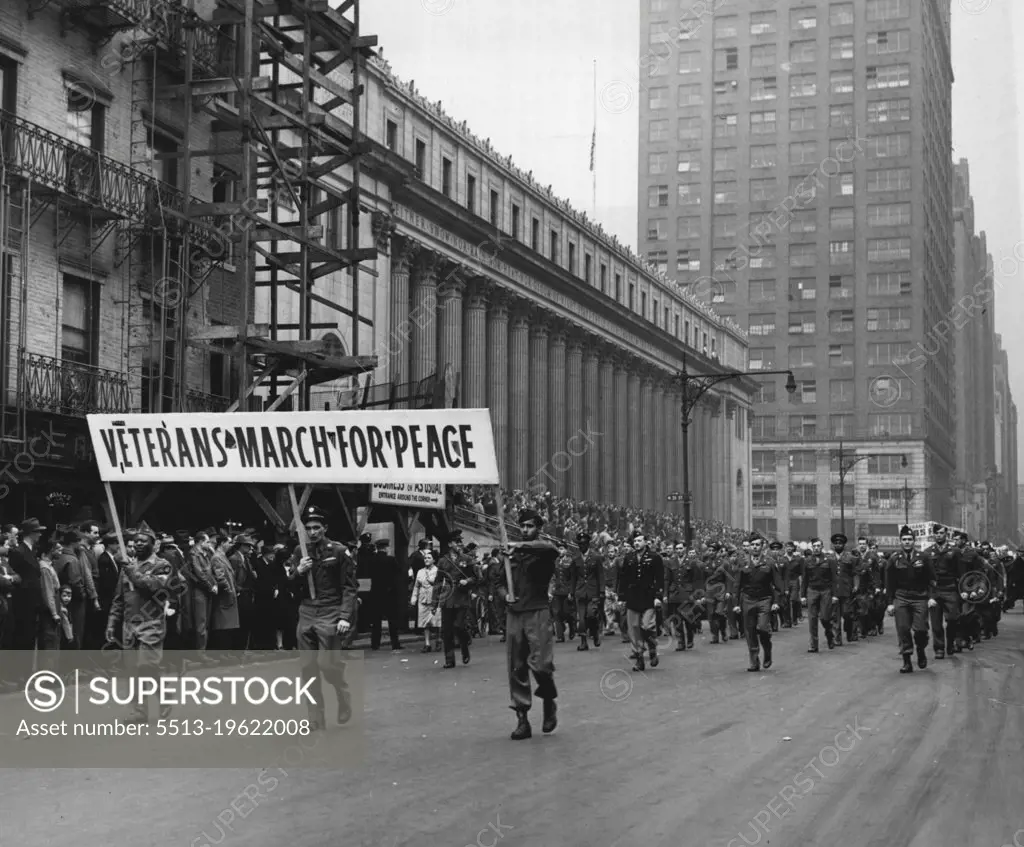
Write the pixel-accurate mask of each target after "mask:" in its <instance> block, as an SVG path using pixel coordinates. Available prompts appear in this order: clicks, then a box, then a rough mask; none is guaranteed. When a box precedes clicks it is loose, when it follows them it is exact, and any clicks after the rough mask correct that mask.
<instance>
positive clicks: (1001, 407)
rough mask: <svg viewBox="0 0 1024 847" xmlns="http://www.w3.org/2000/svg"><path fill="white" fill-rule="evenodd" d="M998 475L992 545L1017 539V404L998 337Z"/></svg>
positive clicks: (991, 505) (990, 524)
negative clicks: (1014, 400) (1011, 389)
mask: <svg viewBox="0 0 1024 847" xmlns="http://www.w3.org/2000/svg"><path fill="white" fill-rule="evenodd" d="M994 348H995V350H994V355H993V360H994V365H995V366H994V368H993V370H992V378H993V382H994V389H995V417H994V420H995V448H996V449H995V475H994V478H993V479H992V482H991V484H990V486H989V498H990V502H989V508H988V533H987V534H988V537H989V540H991V541H992V543H993V544H996V543H998V544H1004V543H1006V542H1008V541H1011V542H1016V540H1017V537H1018V535H1017V526H1018V524H1017V511H1018V502H1017V423H1018V420H1017V405H1016V404H1015V403H1014V402H1013V394H1012V392H1011V391H1010V368H1009V362H1008V361H1007V357H1006V350H1004V349H1003V339H1002V337H1001V336H1000V335H999V334H996V336H995V345H994Z"/></svg>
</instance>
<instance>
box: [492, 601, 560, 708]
mask: <svg viewBox="0 0 1024 847" xmlns="http://www.w3.org/2000/svg"><path fill="white" fill-rule="evenodd" d="M505 635H506V639H507V641H506V644H507V647H506V651H505V652H506V655H507V656H508V687H509V692H510V693H511V695H512V708H513V709H529V708H530V706H531V705H532V699H531V697H530V674H531V673H532V674H533V679H534V681H535V682H536V683H537V689H536V691H535V692H534V693H536V695H537V696H538V697H539V698H540V699H541V700H554V699H555V698H556V697H558V690H557V689H556V688H555V648H554V645H553V644H552V642H551V612H550V611H549V610H548V609H537V610H536V611H533V612H513V611H511V610H510V611H509V612H508V614H507V615H506V617H505Z"/></svg>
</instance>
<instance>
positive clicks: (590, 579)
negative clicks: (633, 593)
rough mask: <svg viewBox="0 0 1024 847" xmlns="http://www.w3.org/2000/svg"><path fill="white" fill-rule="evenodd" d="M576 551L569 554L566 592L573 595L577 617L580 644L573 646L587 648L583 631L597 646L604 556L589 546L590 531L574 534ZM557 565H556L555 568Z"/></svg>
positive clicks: (599, 643) (602, 597)
mask: <svg viewBox="0 0 1024 847" xmlns="http://www.w3.org/2000/svg"><path fill="white" fill-rule="evenodd" d="M576 543H577V545H579V552H578V553H577V554H576V555H575V556H574V557H573V563H572V572H571V575H570V580H569V593H570V595H572V596H573V597H575V598H576V620H577V621H579V630H580V644H579V646H578V647H577V648H576V649H577V650H589V649H590V646H589V645H588V644H587V634H588V633H589V635H590V637H591V638H592V639H593V640H594V646H595V647H600V646H601V610H602V609H603V608H604V556H602V555H601V554H600V553H598V552H597V551H596V550H591V549H590V535H589V533H586V532H581V533H579V534H578V535H577V536H576ZM556 569H557V568H556Z"/></svg>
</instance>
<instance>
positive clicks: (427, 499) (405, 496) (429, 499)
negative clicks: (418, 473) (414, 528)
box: [370, 482, 445, 509]
mask: <svg viewBox="0 0 1024 847" xmlns="http://www.w3.org/2000/svg"><path fill="white" fill-rule="evenodd" d="M370 502H371V503H379V504H381V505H382V506H406V507H411V508H415V509H443V508H444V503H445V497H444V486H443V485H428V484H426V483H418V482H413V483H410V482H392V483H386V484H384V485H373V486H371V487H370Z"/></svg>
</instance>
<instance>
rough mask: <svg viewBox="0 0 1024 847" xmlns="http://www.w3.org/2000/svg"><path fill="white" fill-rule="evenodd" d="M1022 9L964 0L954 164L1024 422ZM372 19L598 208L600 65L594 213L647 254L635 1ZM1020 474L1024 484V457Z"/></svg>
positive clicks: (956, 38) (459, 112)
mask: <svg viewBox="0 0 1024 847" xmlns="http://www.w3.org/2000/svg"><path fill="white" fill-rule="evenodd" d="M1021 5H1022V2H1021V0H953V3H952V6H953V71H954V73H955V75H956V78H957V79H956V82H955V83H954V91H953V143H954V151H953V156H954V158H956V159H959V158H967V159H968V160H969V161H970V163H971V192H972V194H973V196H974V199H975V209H976V218H977V225H978V226H979V227H980V228H982V229H985V230H986V231H987V233H988V236H989V241H988V245H989V251H990V252H991V253H992V256H993V259H994V261H995V264H996V273H997V278H998V280H999V282H1000V283H1001V285H1002V288H1001V290H1000V291H999V293H998V294H997V304H998V311H997V316H996V329H997V331H999V332H1001V333H1002V334H1003V339H1004V345H1005V346H1006V348H1007V350H1008V352H1009V358H1010V368H1011V375H1012V378H1013V391H1014V397H1015V402H1016V403H1017V405H1018V407H1019V409H1020V410H1021V412H1022V418H1024V333H1022V332H1021V331H1020V324H1021V319H1022V318H1024V290H1022V289H1021V287H1020V286H1021V284H1022V279H1024V231H1022V224H1021V207H1022V205H1024V195H1022V193H1021V192H1022V180H1021V179H1020V173H1021V171H1022V170H1024V145H1022V138H1021V135H1020V134H1019V133H1018V132H1017V130H1016V126H1017V123H1018V115H1019V114H1020V111H1021V108H1024V76H1022V72H1024V60H1021V59H1019V58H1017V55H1016V51H1015V50H1014V49H1013V44H1014V42H1015V41H1016V43H1017V44H1021V45H1024V9H1021V8H1019V7H1020V6H1021ZM361 14H362V21H361V24H362V30H363V32H365V33H372V34H376V35H377V36H379V43H380V46H381V47H382V48H383V53H384V57H385V58H386V59H387V60H388V61H389V62H390V63H391V65H392V68H393V69H394V71H395V73H397V74H398V76H400V77H402V78H403V79H406V80H415V81H416V85H417V88H418V89H419V91H420V92H421V93H422V94H423V95H424V96H426V97H428V98H430V99H431V100H441V101H442V104H443V107H444V109H445V111H446V112H447V113H448V114H449V115H451V116H452V117H453V118H455V119H457V120H460V121H461V120H466V121H468V122H469V125H470V126H471V127H472V129H473V131H474V132H475V133H476V134H477V135H479V136H480V137H481V138H487V137H489V138H490V139H491V142H492V144H493V145H494V148H495V149H496V150H497V151H499V152H500V153H502V154H505V155H511V156H512V158H513V161H515V163H516V164H517V165H518V166H519V167H521V168H524V169H525V170H532V171H533V174H534V177H535V178H536V179H537V180H538V181H539V182H540V183H541V184H542V185H546V184H548V183H550V184H551V185H552V187H553V188H554V190H555V192H556V193H557V194H558V195H560V196H562V197H565V198H567V199H568V200H569V201H570V202H571V203H572V204H573V205H574V206H576V208H577V209H579V210H581V211H585V212H587V213H592V212H593V207H594V202H593V196H594V191H593V184H592V176H591V174H590V172H589V164H590V162H589V154H590V137H591V132H592V130H593V128H594V111H595V110H594V99H595V98H594V60H595V59H596V60H597V101H598V108H597V110H596V111H597V192H596V198H597V204H596V218H597V220H599V221H600V222H601V223H602V224H603V225H604V227H605V229H607V230H609V231H611V232H613V233H615V234H616V235H618V237H619V238H620V239H622V240H623V241H624V242H625V243H627V244H629V245H631V246H632V247H633V248H634V249H635V248H636V234H637V164H636V163H637V122H638V96H637V95H638V83H639V81H640V72H639V68H638V56H639V11H638V3H637V0H516V2H509V0H378V2H374V3H366V2H364V3H363V4H362V5H361ZM1015 62H1016V67H1015V66H1014V63H1015ZM1015 82H1016V83H1017V84H1016V85H1014V83H1015ZM1021 431H1022V432H1024V422H1022V426H1021ZM1021 443H1024V440H1022V441H1021ZM1019 471H1020V475H1021V478H1022V479H1024V463H1022V467H1021V468H1020V469H1019Z"/></svg>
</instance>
